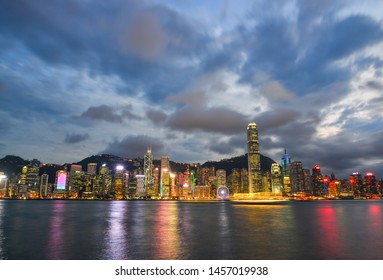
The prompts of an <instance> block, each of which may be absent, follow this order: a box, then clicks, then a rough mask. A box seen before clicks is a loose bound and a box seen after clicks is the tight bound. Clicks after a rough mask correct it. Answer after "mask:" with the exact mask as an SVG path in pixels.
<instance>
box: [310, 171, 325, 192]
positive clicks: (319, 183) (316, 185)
mask: <svg viewBox="0 0 383 280" xmlns="http://www.w3.org/2000/svg"><path fill="white" fill-rule="evenodd" d="M312 182H313V195H315V196H323V195H324V188H323V176H322V173H321V171H320V166H319V165H315V166H314V167H313V170H312Z"/></svg>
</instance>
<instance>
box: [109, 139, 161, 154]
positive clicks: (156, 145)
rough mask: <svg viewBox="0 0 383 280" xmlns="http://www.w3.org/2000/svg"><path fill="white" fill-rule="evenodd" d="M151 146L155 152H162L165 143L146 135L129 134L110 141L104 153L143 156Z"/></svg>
mask: <svg viewBox="0 0 383 280" xmlns="http://www.w3.org/2000/svg"><path fill="white" fill-rule="evenodd" d="M149 147H151V149H152V152H153V153H155V154H161V153H162V152H163V148H164V145H163V144H162V143H161V142H160V141H159V140H158V139H156V138H153V137H150V136H146V135H135V136H127V137H125V138H124V139H122V140H121V141H118V140H115V141H113V142H112V143H110V144H109V145H108V147H107V148H106V149H105V150H103V151H102V153H107V154H112V155H117V156H120V157H126V158H136V157H141V158H142V157H143V156H144V155H145V154H146V152H147V150H148V148H149Z"/></svg>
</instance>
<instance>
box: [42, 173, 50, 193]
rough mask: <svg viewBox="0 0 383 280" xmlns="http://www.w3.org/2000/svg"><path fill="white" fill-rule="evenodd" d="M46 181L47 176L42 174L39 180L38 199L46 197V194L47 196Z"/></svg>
mask: <svg viewBox="0 0 383 280" xmlns="http://www.w3.org/2000/svg"><path fill="white" fill-rule="evenodd" d="M48 179H49V175H48V174H46V173H44V174H42V175H41V179H40V198H44V197H47V196H48V194H49V190H48Z"/></svg>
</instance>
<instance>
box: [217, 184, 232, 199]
mask: <svg viewBox="0 0 383 280" xmlns="http://www.w3.org/2000/svg"><path fill="white" fill-rule="evenodd" d="M229 193H230V192H229V189H228V188H227V187H226V186H220V187H218V189H217V198H219V199H223V200H225V199H228V198H229Z"/></svg>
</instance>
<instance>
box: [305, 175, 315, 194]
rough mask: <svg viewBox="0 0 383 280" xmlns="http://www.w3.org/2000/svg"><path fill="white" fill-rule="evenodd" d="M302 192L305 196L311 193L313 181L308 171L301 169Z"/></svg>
mask: <svg viewBox="0 0 383 280" xmlns="http://www.w3.org/2000/svg"><path fill="white" fill-rule="evenodd" d="M303 180H304V190H305V192H306V194H308V195H309V194H312V193H313V180H312V177H311V175H310V169H303Z"/></svg>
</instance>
